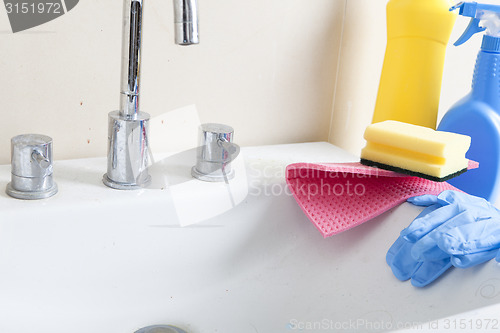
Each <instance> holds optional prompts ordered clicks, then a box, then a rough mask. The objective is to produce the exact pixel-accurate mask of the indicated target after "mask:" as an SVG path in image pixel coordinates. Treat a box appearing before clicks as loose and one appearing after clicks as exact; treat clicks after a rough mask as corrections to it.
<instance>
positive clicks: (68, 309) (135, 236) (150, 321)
mask: <svg viewBox="0 0 500 333" xmlns="http://www.w3.org/2000/svg"><path fill="white" fill-rule="evenodd" d="M353 160H355V158H354V157H353V156H350V155H349V154H347V153H345V152H343V151H342V150H340V149H338V148H336V147H334V146H332V145H330V144H327V143H310V144H296V145H284V146H267V147H255V148H244V149H242V154H241V155H240V157H239V158H238V159H237V160H236V161H235V162H234V163H233V165H234V167H235V169H236V179H235V180H234V181H232V182H231V186H230V187H227V186H226V185H225V184H210V183H202V182H200V181H197V180H192V179H191V178H190V166H192V165H193V164H194V156H192V155H191V154H189V153H186V154H178V155H175V156H166V155H165V156H163V159H161V160H160V161H159V162H157V163H156V165H155V166H153V168H152V172H151V173H152V175H153V177H154V182H153V184H152V186H151V188H148V189H144V190H139V191H131V192H129V191H117V190H112V189H109V188H106V187H105V186H104V185H103V184H102V182H101V178H102V174H103V173H104V172H105V169H106V168H105V163H106V161H105V159H104V158H102V159H101V158H98V159H84V160H71V161H58V162H56V164H55V174H54V177H55V180H56V182H57V183H58V186H59V193H58V194H57V195H56V196H54V197H52V198H49V199H45V200H40V201H22V200H16V199H12V198H10V197H8V196H7V195H6V194H5V193H4V192H3V188H5V185H6V184H7V183H8V182H9V180H10V167H9V166H2V167H0V186H2V187H3V188H2V194H1V195H0V295H1V296H0V332H5V333H26V332H32V331H33V332H42V333H44V332H47V333H49V332H50V333H59V332H61V333H67V332H71V333H80V332H81V333H88V332H96V333H124V332H125V333H126V332H130V333H133V332H135V331H136V330H138V329H139V328H141V327H144V326H149V325H155V324H171V325H176V326H178V327H180V328H182V329H184V330H186V331H187V332H197V333H199V332H238V333H255V332H260V333H262V332H264V333H267V332H271V333H274V332H293V331H299V330H300V329H302V330H303V331H310V332H318V331H321V330H325V331H328V330H332V331H333V330H334V329H349V330H352V331H356V330H358V331H371V330H372V329H370V328H373V330H375V331H386V330H395V329H398V328H403V327H409V326H410V325H411V324H419V323H424V322H428V321H433V320H437V319H439V318H443V317H449V316H453V315H459V314H461V313H463V312H466V311H471V310H476V309H480V308H482V307H485V306H488V305H492V304H496V303H499V302H500V267H498V264H497V263H496V262H494V261H491V262H489V263H487V264H485V265H482V266H480V267H476V268H473V269H468V270H459V269H454V270H450V271H449V272H448V273H446V274H445V275H444V276H443V277H442V278H441V279H439V281H437V282H436V283H434V284H433V285H431V286H429V287H427V288H424V289H417V288H415V287H413V286H411V285H410V283H409V282H406V283H403V282H400V281H398V280H396V279H395V278H394V277H393V275H392V273H391V271H390V269H389V267H388V266H387V265H386V263H385V254H386V252H387V249H388V248H389V246H390V245H391V244H392V242H393V241H394V240H395V239H396V237H397V235H398V234H399V232H400V231H401V229H403V228H404V227H406V226H407V225H408V224H409V223H410V222H411V220H412V219H413V218H414V217H415V216H416V215H417V214H418V212H419V209H418V208H416V207H413V206H411V205H410V204H406V203H405V204H403V205H401V206H400V207H398V208H396V209H393V210H392V211H391V212H388V213H386V214H384V215H383V216H380V217H378V218H376V219H374V220H372V221H370V222H367V223H365V224H364V225H361V226H359V227H357V228H354V229H352V230H349V231H347V232H345V233H342V234H339V235H337V236H333V237H331V238H328V239H323V238H322V236H321V234H320V233H319V232H318V231H317V230H316V228H315V227H314V226H313V225H312V223H310V222H309V221H308V219H307V218H306V217H305V215H304V214H303V213H302V211H301V210H300V208H299V207H298V205H297V204H296V202H295V200H294V199H293V197H292V196H291V195H290V192H289V191H288V190H287V188H286V186H285V181H284V170H285V167H286V165H287V164H289V163H293V162H345V161H353ZM165 180H166V181H165ZM167 182H168V184H167ZM497 313H498V312H497ZM479 315H480V314H479ZM353 325H354V326H353ZM499 325H500V324H499ZM318 328H319V329H318Z"/></svg>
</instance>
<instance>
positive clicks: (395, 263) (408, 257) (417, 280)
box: [386, 204, 451, 287]
mask: <svg viewBox="0 0 500 333" xmlns="http://www.w3.org/2000/svg"><path fill="white" fill-rule="evenodd" d="M438 208H440V206H439V205H437V204H436V205H432V206H429V207H427V208H426V209H424V210H423V211H422V212H421V213H420V215H419V216H417V219H418V218H421V217H424V216H426V215H427V214H430V213H431V212H433V211H435V210H437V209H438ZM414 245H415V243H414V242H411V241H409V240H407V239H405V238H404V237H403V236H399V237H398V239H397V240H396V241H395V242H394V244H393V245H392V246H391V248H390V249H389V251H388V252H387V255H386V261H387V264H388V265H389V266H390V267H391V269H392V272H393V274H394V276H396V278H398V279H399V280H401V281H406V280H408V279H410V278H411V283H412V285H414V286H416V287H423V286H426V285H427V284H429V283H431V282H432V281H434V280H435V279H437V278H438V277H439V276H440V275H441V274H443V273H444V272H445V271H446V270H448V268H450V267H451V262H450V258H449V257H444V258H443V259H437V260H426V261H424V260H419V259H415V258H414V257H413V256H412V254H411V251H412V248H413V246H414Z"/></svg>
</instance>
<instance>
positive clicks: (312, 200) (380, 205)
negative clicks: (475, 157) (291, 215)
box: [286, 161, 479, 238]
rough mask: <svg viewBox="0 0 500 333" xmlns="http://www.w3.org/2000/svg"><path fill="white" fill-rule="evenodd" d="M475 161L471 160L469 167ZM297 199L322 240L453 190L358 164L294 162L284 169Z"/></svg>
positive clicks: (442, 185)
mask: <svg viewBox="0 0 500 333" xmlns="http://www.w3.org/2000/svg"><path fill="white" fill-rule="evenodd" d="M478 165H479V164H478V163H477V162H474V161H469V166H468V169H475V168H477V167H478ZM286 182H287V184H288V187H289V188H290V190H291V192H292V194H293V196H294V197H295V200H296V201H297V203H298V204H299V206H300V207H301V208H302V210H303V211H304V213H305V214H306V215H307V217H308V218H309V219H310V220H311V221H312V223H313V224H314V225H315V226H316V228H318V230H319V231H320V232H321V233H322V234H323V236H324V237H325V238H326V237H330V236H333V235H335V234H338V233H340V232H343V231H346V230H348V229H351V228H354V227H355V226H358V225H360V224H362V223H364V222H366V221H368V220H370V219H373V218H374V217H376V216H378V215H380V214H382V213H384V212H386V211H388V210H389V209H391V208H393V207H395V206H397V205H399V204H401V203H402V202H404V201H406V199H408V198H410V197H414V196H418V195H423V194H434V195H437V194H439V193H441V192H442V191H445V190H457V191H458V189H457V188H455V187H453V186H452V185H450V184H448V183H446V182H434V181H431V180H428V179H424V178H420V177H413V176H408V175H405V174H402V173H397V172H394V171H388V170H383V169H379V168H374V167H369V166H365V165H362V164H360V163H320V164H315V163H314V164H312V163H295V164H291V165H289V166H288V167H287V168H286Z"/></svg>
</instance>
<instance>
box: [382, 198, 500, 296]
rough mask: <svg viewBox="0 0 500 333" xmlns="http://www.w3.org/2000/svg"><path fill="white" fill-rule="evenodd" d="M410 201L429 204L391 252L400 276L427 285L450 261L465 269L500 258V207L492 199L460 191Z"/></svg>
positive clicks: (389, 259) (392, 264)
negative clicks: (491, 202)
mask: <svg viewBox="0 0 500 333" xmlns="http://www.w3.org/2000/svg"><path fill="white" fill-rule="evenodd" d="M408 201H409V202H411V203H413V204H415V205H419V206H427V208H426V209H424V211H422V213H421V214H420V215H419V216H418V217H417V218H416V219H415V220H414V221H413V222H412V223H411V224H410V226H409V227H408V228H406V229H404V230H403V231H402V232H401V235H400V237H399V238H398V239H397V240H396V242H395V243H394V244H393V246H392V247H391V248H390V249H389V251H388V253H387V257H386V260H387V263H388V264H389V266H390V267H391V269H392V271H393V273H394V275H395V276H396V277H397V278H398V279H400V280H407V279H409V278H411V282H412V284H413V285H415V286H417V287H423V286H425V285H427V284H429V283H431V282H432V281H434V280H435V279H436V278H438V277H439V276H440V275H441V274H443V273H444V272H445V271H446V270H447V269H448V268H450V267H451V265H454V266H456V267H461V268H466V267H471V266H474V265H477V264H480V263H483V262H485V261H488V260H491V259H492V258H494V257H495V255H497V253H498V256H497V261H500V252H499V251H498V248H500V211H499V210H498V209H496V208H495V207H494V206H492V205H491V204H490V203H489V202H488V201H486V200H484V199H482V198H479V197H474V196H471V195H468V194H465V193H461V192H456V191H444V192H442V193H441V194H439V195H438V196H435V195H423V196H419V197H413V198H410V199H408Z"/></svg>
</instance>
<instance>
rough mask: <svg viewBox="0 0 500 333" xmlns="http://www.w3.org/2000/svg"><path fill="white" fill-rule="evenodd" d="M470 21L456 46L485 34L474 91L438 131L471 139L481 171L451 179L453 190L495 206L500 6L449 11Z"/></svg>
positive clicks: (469, 5) (499, 160)
mask: <svg viewBox="0 0 500 333" xmlns="http://www.w3.org/2000/svg"><path fill="white" fill-rule="evenodd" d="M456 9H460V12H459V14H460V15H462V16H468V17H471V18H472V19H471V21H470V24H469V26H468V27H467V30H466V31H465V32H464V34H463V35H462V36H461V37H460V39H459V40H458V41H457V42H456V43H455V44H454V45H455V46H458V45H461V44H463V43H465V42H466V41H467V40H469V38H470V37H471V36H472V35H474V34H476V33H479V32H483V31H484V32H485V35H484V36H483V43H482V46H481V50H480V51H479V54H478V56H477V60H476V67H475V70H474V77H473V80H472V90H471V92H470V93H469V94H468V95H467V96H465V97H464V98H463V99H461V100H460V101H458V102H457V103H456V104H455V105H454V106H452V108H451V109H450V110H449V111H448V112H447V113H446V114H445V115H444V117H443V119H442V120H441V122H440V124H439V126H438V130H440V131H447V132H454V133H460V134H466V135H469V136H470V137H471V138H472V142H471V147H470V149H469V151H468V153H467V155H466V157H467V158H468V159H471V160H474V161H478V162H479V168H478V169H474V170H469V171H468V172H466V173H464V174H462V175H460V176H458V177H456V178H454V179H451V180H450V181H449V183H450V184H452V185H453V186H455V187H457V188H459V189H461V190H463V191H465V192H467V193H469V194H472V195H476V196H480V197H483V198H485V199H487V200H489V201H491V202H495V201H496V200H497V198H498V195H499V192H500V6H497V5H486V4H478V3H476V2H461V3H459V4H457V5H456V6H454V7H452V8H451V9H450V10H456Z"/></svg>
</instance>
